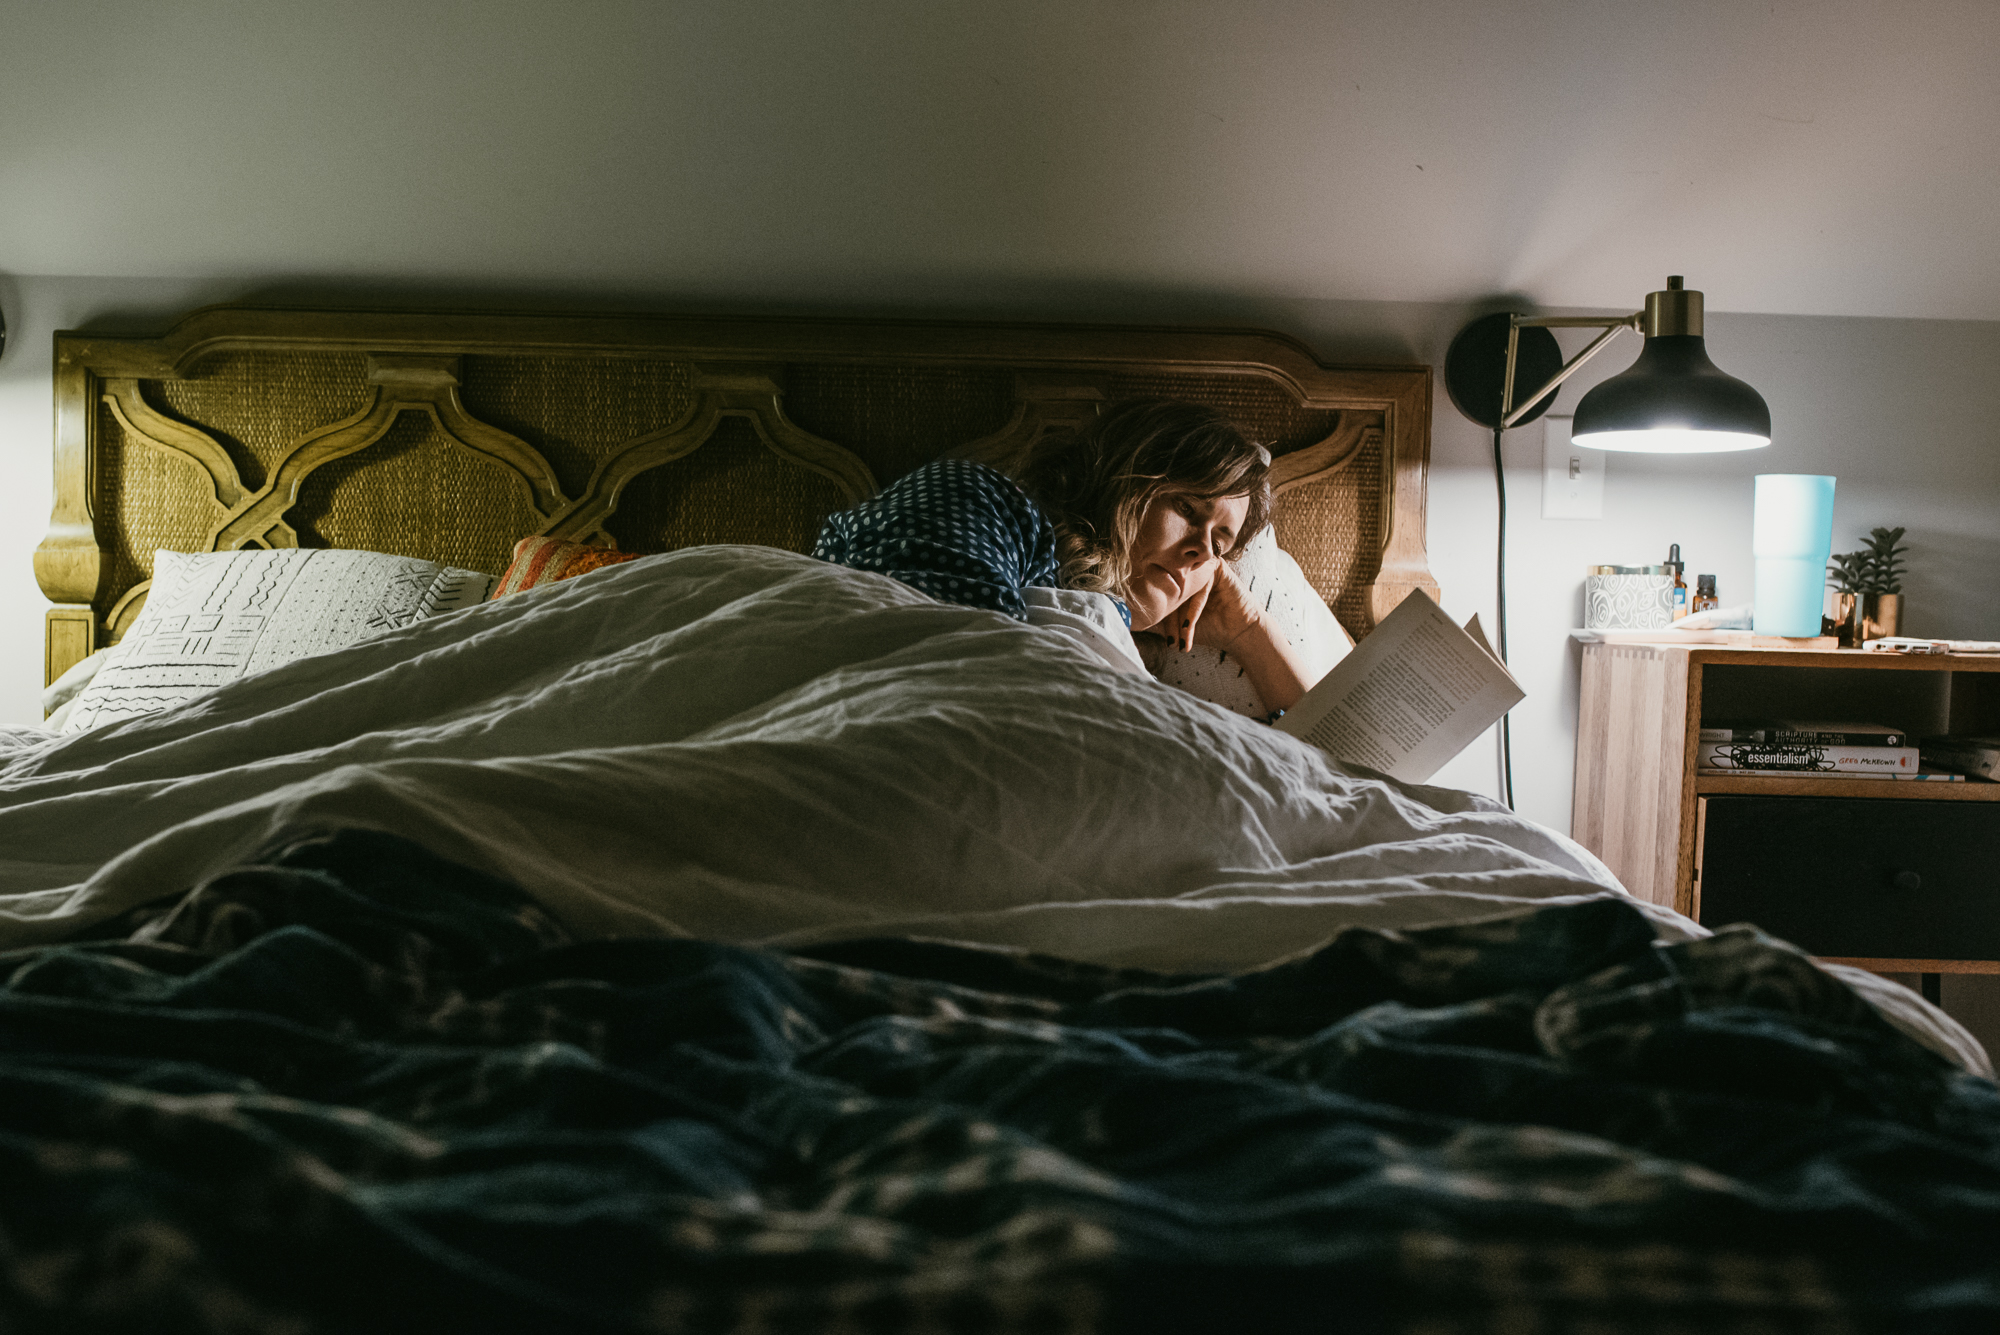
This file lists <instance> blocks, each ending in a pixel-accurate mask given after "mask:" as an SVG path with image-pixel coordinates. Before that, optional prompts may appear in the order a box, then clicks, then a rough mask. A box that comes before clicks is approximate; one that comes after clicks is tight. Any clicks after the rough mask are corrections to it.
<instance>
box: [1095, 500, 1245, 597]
mask: <svg viewBox="0 0 2000 1335" xmlns="http://www.w3.org/2000/svg"><path fill="white" fill-rule="evenodd" d="M1249 513H1250V498H1249V497H1248V496H1225V497H1223V498H1222V499H1220V500H1213V501H1204V500H1198V499H1196V498H1195V497H1193V496H1156V497H1154V498H1153V501H1152V503H1151V504H1150V505H1148V506H1147V507H1146V513H1145V514H1144V515H1143V516H1141V517H1140V519H1139V532H1138V533H1137V534H1136V535H1135V536H1134V537H1133V539H1132V552H1131V557H1132V575H1131V578H1130V579H1128V580H1127V581H1126V583H1125V605H1126V606H1127V607H1128V608H1130V609H1131V611H1132V629H1133V630H1150V629H1152V628H1153V627H1154V626H1157V625H1159V624H1160V622H1161V621H1163V620H1164V619H1165V618H1166V615H1167V613H1169V612H1171V611H1173V610H1174V609H1175V608H1176V607H1179V606H1180V605H1181V604H1182V603H1183V602H1186V601H1187V596H1188V593H1189V591H1190V590H1192V589H1195V588H1199V587H1200V586H1201V584H1202V582H1203V577H1204V576H1206V575H1208V574H1211V573H1213V569H1214V566H1215V563H1216V562H1218V561H1220V560H1221V559H1222V556H1223V553H1225V552H1227V551H1229V550H1230V549H1232V548H1233V547H1235V546H1236V535H1237V534H1238V533H1240V532H1242V531H1243V521H1244V519H1245V518H1246V517H1247V516H1248V515H1249Z"/></svg>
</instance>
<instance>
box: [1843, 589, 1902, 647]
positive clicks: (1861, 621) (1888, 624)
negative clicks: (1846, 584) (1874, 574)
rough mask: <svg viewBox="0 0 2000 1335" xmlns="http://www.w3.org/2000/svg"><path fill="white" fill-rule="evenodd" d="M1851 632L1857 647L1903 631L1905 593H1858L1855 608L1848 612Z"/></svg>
mask: <svg viewBox="0 0 2000 1335" xmlns="http://www.w3.org/2000/svg"><path fill="white" fill-rule="evenodd" d="M1847 624H1848V627H1849V633H1850V635H1851V637H1852V639H1853V642H1854V644H1855V645H1856V647H1859V646H1861V645H1864V644H1866V643H1868V641H1870V640H1879V639H1882V638H1884V637H1885V636H1889V635H1901V634H1902V633H1903V595H1902V594H1900V593H1858V594H1855V595H1854V610H1853V611H1851V612H1850V613H1848V621H1847Z"/></svg>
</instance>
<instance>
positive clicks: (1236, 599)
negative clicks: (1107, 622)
mask: <svg viewBox="0 0 2000 1335" xmlns="http://www.w3.org/2000/svg"><path fill="white" fill-rule="evenodd" d="M1188 583H1190V584H1191V585H1193V586H1194V588H1193V590H1192V591H1191V592H1190V593H1189V594H1188V596H1187V600H1186V601H1185V602H1183V603H1182V604H1181V605H1180V606H1179V607H1176V608H1175V609H1174V610H1173V611H1171V612H1169V613H1167V616H1166V619H1165V620H1164V621H1163V622H1162V623H1161V624H1160V625H1159V627H1158V628H1157V629H1158V631H1159V633H1160V634H1163V635H1165V636H1166V637H1167V638H1168V639H1169V640H1171V641H1173V645H1174V648H1176V649H1179V650H1180V651H1181V652H1183V653H1185V652H1187V651H1188V650H1189V649H1192V648H1193V647H1194V646H1195V645H1197V644H1205V645H1208V646H1209V647H1211V648H1214V649H1223V650H1227V649H1228V648H1230V646H1232V645H1234V644H1235V643H1236V642H1237V641H1238V640H1240V639H1242V638H1243V636H1244V635H1245V634H1247V633H1248V632H1249V631H1251V630H1252V629H1253V628H1255V626H1256V625H1257V623H1258V622H1259V621H1260V620H1261V619H1262V618H1261V614H1260V612H1259V611H1258V609H1256V608H1253V607H1252V606H1251V605H1250V598H1249V595H1248V591H1247V590H1245V589H1244V587H1243V581H1241V580H1239V579H1238V578H1236V570H1235V568H1234V567H1233V566H1231V565H1230V564H1229V562H1227V561H1222V560H1217V561H1214V562H1211V563H1210V564H1209V566H1208V567H1207V569H1206V570H1204V571H1202V572H1200V573H1198V574H1196V575H1193V576H1191V577H1190V578H1189V580H1188Z"/></svg>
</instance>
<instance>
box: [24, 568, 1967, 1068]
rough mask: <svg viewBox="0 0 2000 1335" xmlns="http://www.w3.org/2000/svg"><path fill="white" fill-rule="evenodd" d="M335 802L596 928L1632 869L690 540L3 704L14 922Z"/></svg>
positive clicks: (896, 605) (882, 585) (1433, 917)
mask: <svg viewBox="0 0 2000 1335" xmlns="http://www.w3.org/2000/svg"><path fill="white" fill-rule="evenodd" d="M344 827H348V828H351V827H358V828H364V829H373V830H379V831H383V832H387V833H392V834H397V835H401V836H404V837H406V838H409V839H411V840H413V841H415V842H417V843H418V844H421V845H422V846H424V847H426V848H429V849H432V850H434V851H435V852H437V853H439V854H441V855H442V856H445V857H447V858H450V859H452V860H454V861H455V862H459V863H463V864H465V865H467V866H470V867H473V868H477V869H479V870H482V871H485V872H488V873H491V874H494V875H497V876H501V877H504V878H506V879H507V880H508V881H510V882H511V883H513V884H517V885H519V886H521V887H523V888H525V889H526V890H527V891H528V892H529V893H530V894H532V895H534V896H535V897H536V898H537V899H538V900H539V901H540V902H541V903H542V904H544V905H545V906H546V907H547V908H548V909H549V910H550V912H552V913H553V914H554V915H555V916H556V917H557V919H559V920H560V921H561V922H562V923H563V925H564V928H565V930H567V931H570V932H572V933H575V934H577V935H579V936H584V937H593V936H623V935H660V934H686V935H691V936H697V937H702V938H706V939H713V940H725V941H735V942H746V943H771V944H787V945H803V944H808V943H811V942H817V941H826V940H835V939H841V938H845V937H853V936H859V935H888V934H904V935H923V936H932V937H941V938H949V939H954V940H962V941H971V942H984V943H990V944H998V945H1013V946H1021V947H1025V948H1030V949H1034V950H1039V951H1044V952H1047V953H1050V954H1057V955H1062V956H1066V957H1069V958H1072V959H1078V960H1087V961H1091V962H1095V963H1101V964H1106V965H1114V966H1129V967H1144V968H1153V969H1208V968H1236V967H1246V966H1254V965H1260V964H1264V963H1267V962H1269V961H1272V960H1274V959H1277V958H1280V957H1283V956H1285V955H1288V954H1292V953H1294V952H1297V951H1299V950H1302V949H1305V948H1307V947H1309V946H1311V945H1313V944H1314V943H1317V942H1320V941H1323V940H1325V939H1326V938H1328V937H1329V936H1331V935H1332V934H1333V933H1334V932H1335V931H1337V930H1339V929H1340V928H1342V927H1346V926H1354V925H1368V926H1379V927H1410V926H1418V925H1422V924H1427V923H1439V922H1451V921H1466V920H1470V919H1476V918H1479V917H1482V916H1484V917H1491V916H1494V915H1496V914H1499V913H1505V912H1512V911H1516V910H1518V908H1519V907H1520V906H1521V904H1522V903H1523V902H1524V901H1573V900H1577V899H1582V898H1591V897H1599V896H1603V895H1606V894H1622V891H1620V890H1619V889H1618V887H1617V884H1616V882H1615V880H1614V879H1613V878H1612V876H1611V875H1610V873H1609V872H1608V871H1607V870H1606V869H1605V868H1604V866H1603V865H1602V864H1601V863H1599V862H1598V861H1597V860H1596V859H1595V858H1593V857H1591V856H1590V854H1588V853H1587V852H1585V851H1584V850H1583V849H1582V848H1580V847H1579V846H1578V845H1576V844H1574V843H1572V842H1571V841H1569V840H1567V839H1565V838H1563V837H1562V836H1560V835H1557V834H1555V833H1554V832H1553V831H1550V830H1548V829H1545V828H1543V827H1541V826H1539V825H1536V824H1534V823H1532V822H1530V821H1526V820H1523V819H1520V818H1518V817H1516V816H1514V815H1512V814H1511V813H1509V812H1507V811H1505V810H1503V809H1500V808H1499V807H1497V806H1496V805H1494V804H1493V803H1490V802H1487V801H1485V800H1483V799H1480V798H1477V797H1474V796H1472V795H1470V794H1466V793H1462V792H1457V791H1455V790H1451V789H1442V788H1423V787H1413V786H1406V785H1399V784H1395V783H1392V782H1387V781H1384V780H1381V779H1378V778H1372V777H1368V776H1366V775H1363V774H1356V773H1351V772H1348V771H1345V770H1343V769H1342V768H1340V767H1339V766H1336V765H1334V764H1332V763H1331V762H1329V761H1328V760H1327V759H1326V758H1325V757H1324V756H1323V755H1321V754H1320V753H1319V752H1318V751H1316V750H1314V749H1313V748H1311V747H1308V746H1305V745H1303V744H1302V743H1299V742H1297V741H1295V740H1293V739H1291V738H1289V737H1286V736H1284V735H1283V734H1280V733H1278V732H1276V731H1275V730H1273V729H1270V728H1267V727H1263V726H1261V725H1259V724H1255V723H1251V722H1249V721H1247V720H1245V719H1242V718H1238V717H1234V716H1231V715H1229V714H1227V713H1226V712H1224V711H1222V710H1218V709H1215V708H1212V707H1210V706H1208V705H1206V704H1204V703H1202V702H1200V701H1198V700H1195V699H1192V698H1190V697H1187V696H1185V695H1182V694H1180V693H1178V692H1175V691H1173V690H1171V689H1169V688H1166V687H1162V686H1160V685H1159V684H1158V683H1156V682H1153V681H1151V680H1150V679H1149V678H1144V677H1140V676H1138V675H1136V674H1123V673H1118V672H1114V671H1112V670H1111V669H1110V668H1108V667H1107V666H1105V665H1104V664H1102V663H1101V662H1099V661H1097V660H1096V659H1095V658H1094V657H1093V656H1091V655H1089V654H1088V653H1086V652H1085V651H1083V650H1082V649H1080V648H1078V647H1076V646H1075V645H1074V644H1072V643H1070V642H1068V641H1067V640H1066V639H1065V638H1064V637H1062V636H1060V635H1057V634H1054V633H1051V632H1048V631H1042V630H1037V629H1034V628H1031V627H1027V626H1024V625H1021V624H1020V623H1017V622H1014V621H1011V620H1009V619H1008V618H1006V617H1003V616H999V615H997V614H993V613H988V612H983V611H979V610H976V609H969V608H962V607H956V606H951V605H946V604H941V603H937V602H934V601H932V600H931V599H929V598H928V597H926V596H924V595H922V594H920V593H917V592H916V591H914V590H911V589H909V588H906V587H905V586H903V585H901V584H898V583H896V582H895V581H894V580H891V579H888V578H885V577H882V576H878V575H871V574H866V573H863V572H858V571H852V570H847V569H844V568H841V567H837V566H831V565H827V564H825V563H822V562H818V561H814V560H812V559H810V558H807V557H802V556H798V555H794V554H791V553H786V552H780V551H776V550H773V549H769V548H756V547H703V548H692V549H687V550H684V551H680V552H675V553H670V554H667V555H663V556H657V557H651V558H647V559H644V560H640V561H634V562H630V563H627V564H623V565H619V566H615V567H612V568H609V569H606V570H602V571H598V572H595V573H593V574H591V575H589V576H586V577H584V578H580V579H576V580H571V581H565V582H563V583H559V584H556V585H552V586H550V587H547V588H543V589H536V590H531V591H529V592H526V593H522V594H516V595H512V596H510V597H508V598H505V599H502V600H499V601H497V602H493V603H488V604H485V605H482V606H479V607H476V608H471V609H468V610H466V611H464V612H460V613H456V614H453V615H450V616H446V617H440V618H437V619H435V620H431V621H427V622H423V623H420V624H418V625H415V626H411V627H408V628H405V629H403V630H400V631H396V632H393V633H390V634H388V635H384V636H382V637H380V638H377V639H374V640H369V641H365V642H363V643H360V644H357V645H354V646H351V647H349V648H347V649H344V650H341V651H338V652H335V653H330V654H325V655H320V656H317V657H313V658H308V659H302V660H299V661H297V662H294V663H291V664H288V665H286V666H284V667H281V668H278V669H276V670H274V671H270V672H266V673H261V674H258V675H255V676H252V677H247V678H244V679H242V680H240V681H237V682H235V683H232V684H231V685H229V686H226V687H224V688H222V689H221V690H218V691H216V692H215V693H213V694H212V695H209V696H207V697H205V698H203V699H201V700H198V701H196V702H193V703H191V704H189V705H186V706H183V707H181V708H178V709H175V710H171V711H168V712H165V713H163V714H160V715H157V716H151V717H147V718H142V719H133V720H129V721H125V722H121V723H117V724H113V725H110V726H108V727H104V728H101V729H97V730H94V731H91V732H86V733H81V734H76V735H73V736H68V737H63V738H60V739H53V740H51V739H46V738H42V737H39V736H38V735H36V734H31V733H21V732H15V733H11V734H8V735H7V736H6V737H3V738H0V945H26V944H31V943H37V942H45V941H50V940H55V939H60V938H61V937H64V936H67V935H70V934H73V933H75V932H76V931H78V930H79V929H81V928H84V927H87V926H88V925H89V924H91V923H94V922H97V921H101V920H102V919H104V918H106V917H108V916H110V915H112V914H115V913H118V912H120V911H122V910H124V909H127V908H130V907H131V906H133V905H134V904H137V903H139V902H142V901H143V900H145V899H148V898H150V897H152V896H155V895H157V894H159V893H161V890H162V887H173V886H188V885H193V884H196V883H199V882H200V881H202V880H203V879H204V878H206V877H207V876H210V875H212V874H214V873H215V872H217V871H219V870H220V869H222V868H225V867H229V866H232V865H236V864H238V863H240V862H243V861H245V860H248V859H251V858H254V857H255V856H257V855H258V854H259V853H260V852H262V851H263V850H266V849H268V848H270V847H273V846H275V845H277V844H280V843H282V842H284V841H285V840H288V839H293V838H297V837H298V836H300V835H301V834H304V833H308V832H311V831H314V830H328V829H334V828H344ZM1644 911H1646V912H1648V913H1650V914H1651V915H1652V918H1653V921H1654V922H1655V925H1656V929H1657V930H1658V931H1659V932H1660V933H1661V934H1662V936H1663V938H1664V939H1669V940H1673V939H1688V938H1690V937H1692V936H1696V935H1700V934H1701V929H1699V928H1698V927H1695V926H1694V925H1693V924H1692V923H1689V922H1687V921H1686V920H1685V919H1681V918H1679V917H1678V916H1676V915H1674V914H1672V913H1670V912H1668V911H1666V910H1663V909H1656V908H1652V907H1650V906H1646V907H1645V908H1644ZM1856 982H1857V985H1860V986H1864V987H1867V986H1873V984H1872V983H1869V982H1867V981H1864V980H1859V979H1857V980H1856ZM1878 991H1882V992H1883V996H1884V998H1885V1002H1884V1004H1887V1005H1891V1006H1898V1005H1900V1006H1903V1007H1904V1009H1905V1010H1906V1011H1907V1012H1908V1014H1907V1015H1905V1017H1904V1019H1903V1021H1902V1022H1903V1023H1905V1024H1907V1025H1913V1026H1915V1027H1916V1028H1917V1029H1925V1030H1927V1031H1928V1032H1929V1033H1930V1037H1929V1039H1928V1040H1927V1041H1930V1042H1932V1043H1933V1044H1934V1045H1939V1044H1942V1045H1944V1046H1945V1047H1953V1046H1957V1047H1958V1048H1960V1049H1962V1050H1965V1051H1968V1052H1970V1053H1977V1051H1978V1049H1977V1045H1976V1044H1972V1043H1971V1040H1970V1039H1969V1038H1967V1037H1965V1036H1964V1035H1963V1031H1962V1030H1958V1029H1957V1028H1956V1026H1953V1025H1950V1024H1949V1022H1947V1021H1944V1020H1943V1019H1942V1017H1941V1016H1936V1015H1935V1013H1930V1012H1926V1010H1925V1009H1924V1008H1921V1007H1917V1006H1911V1005H1907V1004H1905V1003H1902V1002H1900V1000H1899V999H1898V998H1896V997H1893V996H1888V994H1887V985H1886V984H1884V985H1882V986H1881V988H1879V989H1878ZM1963 1059H1964V1060H1966V1061H1967V1062H1968V1064H1972V1065H1975V1066H1976V1065H1977V1064H1978V1062H1979V1061H1980V1060H1983V1058H1976V1057H1971V1056H1966V1057H1964V1058H1963Z"/></svg>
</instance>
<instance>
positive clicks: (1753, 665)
mask: <svg viewBox="0 0 2000 1335" xmlns="http://www.w3.org/2000/svg"><path fill="white" fill-rule="evenodd" d="M1704 717H1706V718H1709V719H1740V718H1809V719H1829V720H1841V721H1851V722H1869V723H1886V724H1889V725H1891V726H1893V727H1899V728H1902V729H1904V730H1905V731H1907V732H1908V733H1909V734H1910V735H1911V736H1913V737H1921V736H1927V735H1930V734H1935V733H1945V732H1953V733H1971V734H1976V735H1995V734H2000V656H1996V657H1981V656H1972V655H1947V654H1882V653H1865V652H1862V651H1859V650H1852V649H1738V648H1732V647H1725V646H1719V645H1702V646H1683V645H1655V644H1586V645H1584V646H1583V685H1582V693H1581V696H1580V698H1579V700H1578V707H1577V730H1576V796H1575V800H1574V802H1573V804H1572V807H1571V832H1572V834H1573V835H1574V836H1575V838H1576V840H1577V841H1578V842H1579V843H1581V844H1582V845H1583V846H1584V847H1586V848H1588V849H1589V850H1590V851H1591V852H1593V853H1595V854H1597V856H1598V857H1600V858H1602V859H1604V861H1605V863H1606V864H1607V865H1608V866H1609V867H1610V868H1611V870H1612V871H1613V872H1615V873H1617V875H1618V878H1619V880H1621V881H1623V882H1624V884H1625V887H1626V888H1627V889H1629V890H1630V891H1631V892H1632V893H1633V894H1635V895H1637V896H1639V897H1640V898H1642V899H1650V900H1652V901H1653V902H1655V903H1659V904H1665V905H1669V906H1670V907H1672V908H1675V909H1678V910H1679V911H1680V912H1682V913H1685V914H1687V915H1688V916H1689V917H1691V918H1694V919H1695V920H1696V921H1698V922H1702V923H1704V924H1706V925H1708V926H1711V927H1714V926H1720V925H1721V924H1723V923H1727V922H1744V921H1747V922H1755V923H1756V924H1757V925H1758V926H1760V927H1762V928H1764V929H1766V930H1767V931H1770V932H1771V933H1773V934H1774V935H1777V936H1781V937H1784V938H1786V939H1787V940H1790V941H1793V942H1795V943H1797V944H1798V945H1800V946H1803V947H1805V948H1806V949H1807V950H1811V951H1813V952H1814V953H1816V954H1819V955H1821V956H1824V957H1826V958H1829V959H1839V960H1842V961H1844V962H1846V963H1850V964H1859V965H1861V966H1862V967H1864V968H1868V969H1873V970H1876V971H1878V972H1883V973H1920V974H1924V975H1936V974H1940V973H2000V783H1986V782H1981V781H1979V780H1977V779H1969V780H1967V781H1966V782H1964V783H1908V782H1896V781H1891V780H1880V779H1821V778H1780V777H1773V776H1756V775H1727V776H1712V775H1697V774H1696V773H1695V769H1694V757H1695V746H1696V742H1697V740H1698V730H1699V728H1700V726H1701V720H1702V719H1703V718H1704ZM1925 984H1926V985H1925V991H1926V993H1929V994H1934V993H1935V991H1936V987H1935V979H1934V978H1931V977H1927V978H1926V980H1925Z"/></svg>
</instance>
